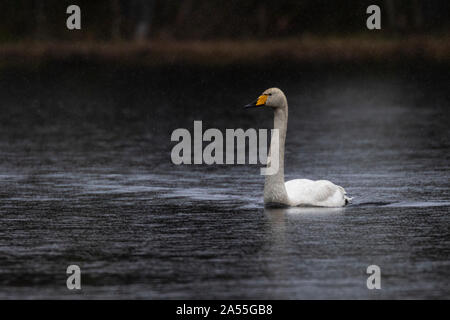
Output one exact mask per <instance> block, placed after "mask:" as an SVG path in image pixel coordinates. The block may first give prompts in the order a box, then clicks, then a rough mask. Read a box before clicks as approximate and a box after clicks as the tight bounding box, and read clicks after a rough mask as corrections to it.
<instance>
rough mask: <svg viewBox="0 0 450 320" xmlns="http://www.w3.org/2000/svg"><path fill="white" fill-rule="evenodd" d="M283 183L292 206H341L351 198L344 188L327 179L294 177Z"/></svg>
mask: <svg viewBox="0 0 450 320" xmlns="http://www.w3.org/2000/svg"><path fill="white" fill-rule="evenodd" d="M285 185H286V191H287V194H288V196H289V199H290V201H291V202H292V205H294V206H301V205H305V206H321V207H342V206H344V205H346V204H347V203H348V201H349V200H351V198H348V197H347V196H346V192H345V190H344V188H342V187H341V186H337V185H335V184H334V183H332V182H330V181H327V180H318V181H312V180H308V179H295V180H290V181H288V182H286V184H285Z"/></svg>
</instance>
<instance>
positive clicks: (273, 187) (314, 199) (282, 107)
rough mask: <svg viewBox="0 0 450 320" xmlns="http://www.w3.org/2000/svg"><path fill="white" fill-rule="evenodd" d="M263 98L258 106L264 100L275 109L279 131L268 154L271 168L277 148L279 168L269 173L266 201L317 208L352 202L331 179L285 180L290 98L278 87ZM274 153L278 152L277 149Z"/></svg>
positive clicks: (265, 189)
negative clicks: (272, 156) (273, 172)
mask: <svg viewBox="0 0 450 320" xmlns="http://www.w3.org/2000/svg"><path fill="white" fill-rule="evenodd" d="M264 96H265V97H264ZM261 97H263V98H261ZM261 97H260V98H259V99H258V101H257V103H256V105H255V106H258V105H261V104H259V103H260V102H261V101H263V105H266V106H269V107H272V108H273V109H274V129H278V131H279V135H278V139H279V140H278V141H276V138H275V137H274V136H272V140H271V143H270V151H269V156H268V167H269V165H270V163H271V162H272V160H271V154H272V150H275V149H274V148H278V157H279V159H278V161H279V162H278V163H279V169H278V171H277V172H276V173H275V174H273V175H266V181H265V184H264V203H266V204H281V205H287V206H317V207H343V206H345V205H346V204H347V203H349V202H350V201H351V200H352V198H349V197H347V196H346V192H345V190H344V188H342V187H340V186H337V185H335V184H334V183H332V182H330V181H328V180H318V181H312V180H308V179H295V180H291V181H288V182H285V181H284V145H285V141H286V131H287V121H288V105H287V99H286V96H285V95H284V93H283V92H282V91H281V90H280V89H278V88H271V89H267V90H266V91H264V93H263V95H262V96H261ZM273 153H274V154H276V152H273Z"/></svg>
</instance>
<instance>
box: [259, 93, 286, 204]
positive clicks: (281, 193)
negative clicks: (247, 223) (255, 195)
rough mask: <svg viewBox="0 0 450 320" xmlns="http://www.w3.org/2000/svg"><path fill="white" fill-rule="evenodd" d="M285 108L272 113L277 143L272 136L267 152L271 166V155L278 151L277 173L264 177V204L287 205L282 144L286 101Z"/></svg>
mask: <svg viewBox="0 0 450 320" xmlns="http://www.w3.org/2000/svg"><path fill="white" fill-rule="evenodd" d="M284 103H285V106H284V107H282V108H276V109H275V112H274V123H273V124H274V125H273V127H274V129H278V133H279V135H278V141H276V136H275V137H274V135H272V138H271V141H270V150H269V159H270V160H269V159H268V160H269V161H270V162H268V168H269V165H270V166H273V161H274V159H271V157H272V155H274V156H276V152H274V151H275V150H276V148H277V150H278V166H279V167H278V171H277V172H276V173H275V174H273V175H266V181H265V184H264V202H265V203H270V202H272V203H281V204H288V203H289V198H288V195H287V192H286V187H285V184H284V144H285V142H286V130H287V122H288V107H287V101H286V100H285V101H284Z"/></svg>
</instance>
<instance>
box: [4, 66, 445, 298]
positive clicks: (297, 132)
mask: <svg viewBox="0 0 450 320" xmlns="http://www.w3.org/2000/svg"><path fill="white" fill-rule="evenodd" d="M448 80H449V79H448V75H447V74H445V73H444V71H439V70H431V71H430V70H425V71H424V70H400V71H386V72H356V71H344V69H343V68H338V69H337V70H332V71H331V70H330V71H324V70H323V69H319V70H315V69H314V68H309V69H307V70H303V69H301V68H300V69H299V70H296V71H293V70H289V69H287V68H284V69H281V70H276V69H268V70H264V69H258V70H251V69H249V70H247V69H245V68H228V69H207V68H206V69H179V70H178V69H175V68H174V69H161V70H157V69H142V70H133V69H120V68H117V69H114V68H111V69H104V68H100V67H88V66H75V67H73V66H72V67H67V66H53V67H52V66H49V67H45V68H43V69H38V70H34V71H30V70H27V71H24V70H6V71H3V72H2V74H1V75H0V102H1V114H0V150H1V153H0V185H1V189H0V221H1V228H0V298H58V299H59V298H148V299H165V298H188V299H196V298H226V299H228V298H260V299H301V298H312V299H316V298H338V299H339V298H369V299H372V298H375V299H383V298H447V299H448V298H450V284H449V277H450V272H449V270H450V268H449V267H450V260H449V258H450V249H449V248H450V233H449V222H450V218H449V209H450V194H449V151H450V140H449V137H450V135H449V126H448V124H449V120H450V119H449V109H448V106H449V102H450V97H449V95H448V83H449V81H448ZM270 86H279V87H281V88H282V89H283V90H284V91H285V93H286V94H287V96H288V100H289V112H290V114H289V129H288V138H287V146H286V148H287V149H286V150H287V151H286V174H287V177H286V178H287V179H292V178H310V179H329V180H331V181H333V182H335V183H336V184H339V185H342V186H344V187H345V188H346V190H347V192H348V193H349V194H350V195H351V196H353V197H354V203H353V204H352V205H350V206H348V207H345V208H331V209H324V208H289V209H265V208H264V205H263V202H262V190H263V183H264V178H263V177H262V176H260V175H259V166H255V165H235V166H226V165H223V166H206V165H198V166H189V165H184V166H175V165H173V164H172V163H171V161H170V150H171V148H172V147H173V145H174V143H172V142H170V134H171V132H172V131H173V130H174V129H176V128H179V127H181V128H187V129H189V130H190V131H191V132H192V130H193V121H194V120H202V121H203V127H204V129H206V128H219V129H224V128H251V127H253V128H270V126H271V124H272V114H271V113H270V112H269V111H259V110H252V111H245V110H243V109H242V108H241V106H242V105H244V104H246V103H248V102H250V101H251V100H253V99H254V98H255V97H256V96H257V95H258V94H259V93H260V92H261V91H263V90H264V89H266V88H267V87H270ZM70 264H77V265H79V266H80V267H81V270H82V290H81V292H73V291H69V290H67V289H66V285H65V282H66V277H67V275H66V273H65V271H66V268H67V266H68V265H70ZM371 264H376V265H378V266H380V268H381V273H382V280H381V285H382V289H381V290H368V289H367V287H366V279H367V277H368V275H367V274H366V268H367V266H369V265H371Z"/></svg>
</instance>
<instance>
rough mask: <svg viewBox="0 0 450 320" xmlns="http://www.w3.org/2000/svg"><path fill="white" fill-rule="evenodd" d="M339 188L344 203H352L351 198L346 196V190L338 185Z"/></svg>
mask: <svg viewBox="0 0 450 320" xmlns="http://www.w3.org/2000/svg"><path fill="white" fill-rule="evenodd" d="M339 188H341V190H342V193H343V194H344V200H345V205H348V204H349V203H352V200H353V198H352V197H348V196H347V192H346V191H345V189H344V188H342V187H339Z"/></svg>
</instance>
